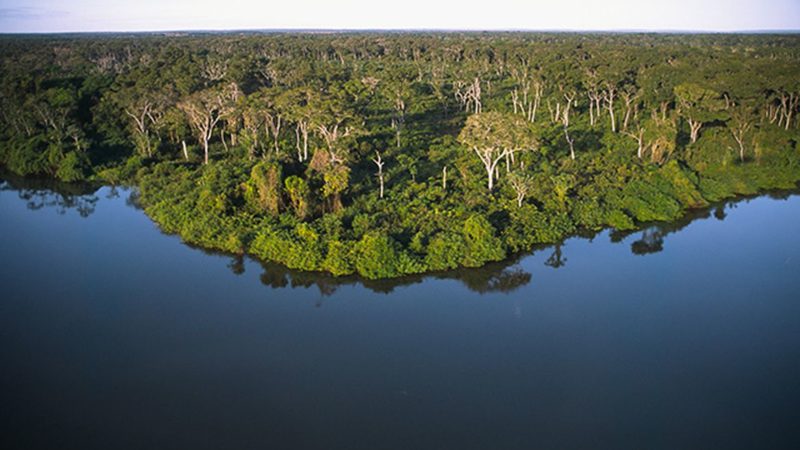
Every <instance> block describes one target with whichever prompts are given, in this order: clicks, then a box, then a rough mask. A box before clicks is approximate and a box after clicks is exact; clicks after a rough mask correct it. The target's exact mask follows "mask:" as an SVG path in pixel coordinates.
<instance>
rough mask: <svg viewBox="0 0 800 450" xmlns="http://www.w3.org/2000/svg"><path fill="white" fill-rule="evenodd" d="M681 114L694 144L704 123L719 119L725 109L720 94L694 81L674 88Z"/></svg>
mask: <svg viewBox="0 0 800 450" xmlns="http://www.w3.org/2000/svg"><path fill="white" fill-rule="evenodd" d="M674 92H675V99H676V101H677V103H678V107H679V108H680V113H681V115H682V116H683V117H684V118H685V119H686V122H687V123H688V124H689V139H690V140H691V142H692V143H693V144H694V143H695V142H697V138H698V136H699V135H700V128H702V126H703V124H704V123H708V122H711V121H713V120H717V119H721V118H723V116H721V114H720V113H722V112H724V110H725V102H724V100H723V99H722V96H721V95H720V94H719V93H717V92H715V91H713V90H711V89H706V88H704V87H702V86H700V85H698V84H694V83H682V84H679V85H677V86H675V88H674Z"/></svg>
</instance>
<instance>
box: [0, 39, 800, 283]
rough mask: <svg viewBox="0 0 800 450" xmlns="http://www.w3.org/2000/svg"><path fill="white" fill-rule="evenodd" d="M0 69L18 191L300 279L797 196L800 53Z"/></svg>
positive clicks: (267, 51)
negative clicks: (93, 210) (88, 195)
mask: <svg viewBox="0 0 800 450" xmlns="http://www.w3.org/2000/svg"><path fill="white" fill-rule="evenodd" d="M0 59H1V60H2V64H1V65H0V90H1V91H0V123H1V126H0V164H2V165H3V166H5V167H6V168H7V169H8V170H10V171H12V172H15V173H16V174H19V175H25V176H27V175H36V176H48V177H52V178H55V179H59V180H62V181H66V182H77V181H93V182H101V183H105V184H109V185H131V186H135V187H136V188H137V192H138V202H139V203H140V204H141V206H142V207H143V208H144V211H145V212H146V213H147V214H148V216H150V217H151V218H152V219H153V220H154V221H155V222H156V223H157V224H158V225H159V226H160V227H161V228H162V229H163V230H164V231H166V232H169V233H176V234H178V235H180V236H181V238H182V239H183V240H184V241H186V242H187V243H191V244H194V245H197V246H200V247H204V248H208V249H214V250H221V251H224V252H228V253H232V254H236V255H244V254H248V255H251V256H254V257H256V258H258V259H260V260H263V261H268V262H272V263H279V264H282V265H284V266H286V267H288V268H290V269H299V270H302V271H324V272H328V273H330V274H332V275H335V276H343V275H351V274H357V275H359V276H361V277H364V278H367V279H383V278H393V277H399V276H406V275H412V274H421V273H427V272H438V271H446V270H450V269H455V268H459V267H481V266H485V265H486V264H488V263H491V262H494V261H502V260H506V259H507V258H510V257H512V256H514V255H518V254H521V253H523V252H526V251H529V250H530V249H532V248H534V247H535V246H537V245H539V244H547V243H558V242H560V241H561V240H563V239H564V238H566V237H568V236H571V235H573V234H576V233H580V232H584V231H588V232H592V231H597V230H601V229H604V228H613V229H614V230H617V231H618V232H627V231H631V230H637V229H642V228H645V227H647V226H650V225H652V224H653V223H664V222H675V221H678V220H680V219H681V218H683V217H685V216H686V215H687V213H690V212H691V211H692V210H697V209H699V208H704V207H707V206H708V205H710V204H711V203H713V202H718V201H720V200H724V199H728V198H733V197H736V196H740V195H752V194H757V193H761V192H765V191H771V190H780V189H793V188H796V187H797V183H798V181H800V143H799V142H800V132H799V131H798V129H799V128H798V127H799V125H798V119H797V114H798V112H800V76H798V75H800V35H791V34H787V35H778V34H758V35H744V34H708V35H702V34H692V35H682V34H625V33H456V32H449V33H445V32H440V33H421V32H413V33H412V32H396V33H389V32H361V33H356V32H347V33H344V32H342V33H338V32H337V33H278V32H247V33H152V34H85V35H82V34H79V35H38V36H33V35H32V36H25V35H18V36H11V35H7V36H2V37H0ZM731 245H736V243H735V242H732V243H731ZM645 250H646V249H645ZM643 251H644V250H643Z"/></svg>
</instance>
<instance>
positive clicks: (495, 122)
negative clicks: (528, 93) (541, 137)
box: [458, 112, 537, 191]
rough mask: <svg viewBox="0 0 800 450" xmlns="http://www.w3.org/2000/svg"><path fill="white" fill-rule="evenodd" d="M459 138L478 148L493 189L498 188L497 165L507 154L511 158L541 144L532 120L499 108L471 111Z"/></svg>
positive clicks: (467, 144) (476, 152)
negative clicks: (530, 121)
mask: <svg viewBox="0 0 800 450" xmlns="http://www.w3.org/2000/svg"><path fill="white" fill-rule="evenodd" d="M458 141H459V142H461V143H462V144H463V145H465V146H466V147H467V148H469V149H471V150H472V151H473V152H475V154H476V155H478V158H479V159H480V160H481V163H483V167H484V169H485V170H486V176H487V187H488V189H489V191H491V190H492V189H493V188H494V179H495V173H496V169H497V165H498V164H499V163H500V161H501V160H503V158H509V159H510V158H511V157H512V156H513V155H514V153H516V152H519V151H525V150H533V149H534V148H535V147H536V146H537V139H536V136H535V135H534V133H533V130H532V129H531V126H530V123H528V122H527V121H526V120H525V119H524V118H521V117H519V116H517V115H513V114H503V113H498V112H486V113H479V114H473V115H471V116H470V117H469V118H467V122H466V124H465V125H464V128H463V129H462V130H461V133H459V135H458ZM509 169H510V168H509Z"/></svg>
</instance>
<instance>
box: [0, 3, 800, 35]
mask: <svg viewBox="0 0 800 450" xmlns="http://www.w3.org/2000/svg"><path fill="white" fill-rule="evenodd" d="M231 29H235V30H241V29H456V30H650V31H712V32H719V31H765V30H798V29H800V0H661V1H652V0H600V1H590V0H547V1H545V0H457V1H451V0H438V1H437V0H394V1H383V0H0V33H30V32H35V33H43V32H44V33H47V32H87V31H166V30H231Z"/></svg>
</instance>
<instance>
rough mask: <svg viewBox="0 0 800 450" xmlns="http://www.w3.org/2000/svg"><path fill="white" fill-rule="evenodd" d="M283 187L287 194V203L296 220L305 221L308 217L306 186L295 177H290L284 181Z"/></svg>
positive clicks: (301, 180)
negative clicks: (289, 202) (289, 203)
mask: <svg viewBox="0 0 800 450" xmlns="http://www.w3.org/2000/svg"><path fill="white" fill-rule="evenodd" d="M283 183H284V186H285V187H286V191H287V192H288V193H289V201H291V202H292V208H293V209H294V213H295V215H296V216H297V218H298V219H300V220H302V219H305V218H306V216H307V215H308V200H307V197H308V184H307V183H306V182H305V180H303V179H302V178H300V177H298V176H297V175H291V176H289V177H286V180H284V182H283Z"/></svg>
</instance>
